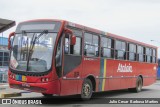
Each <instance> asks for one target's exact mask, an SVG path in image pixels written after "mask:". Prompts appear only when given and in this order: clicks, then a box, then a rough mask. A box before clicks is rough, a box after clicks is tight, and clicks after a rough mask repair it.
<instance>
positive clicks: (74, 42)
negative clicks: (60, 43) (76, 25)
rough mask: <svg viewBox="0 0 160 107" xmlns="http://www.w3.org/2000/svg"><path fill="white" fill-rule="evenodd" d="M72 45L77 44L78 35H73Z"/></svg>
mask: <svg viewBox="0 0 160 107" xmlns="http://www.w3.org/2000/svg"><path fill="white" fill-rule="evenodd" d="M70 44H71V45H75V44H76V36H75V35H72V36H71V43H70Z"/></svg>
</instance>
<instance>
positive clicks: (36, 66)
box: [10, 25, 58, 72]
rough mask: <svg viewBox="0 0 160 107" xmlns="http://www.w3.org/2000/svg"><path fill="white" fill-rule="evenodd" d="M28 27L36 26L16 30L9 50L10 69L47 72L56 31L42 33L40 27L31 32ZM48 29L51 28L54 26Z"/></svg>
mask: <svg viewBox="0 0 160 107" xmlns="http://www.w3.org/2000/svg"><path fill="white" fill-rule="evenodd" d="M29 26H33V27H36V25H27V26H26V25H25V26H21V27H20V28H19V29H20V30H19V29H18V30H17V31H18V33H16V35H15V37H14V39H13V44H12V49H11V57H10V67H11V68H12V69H14V70H17V71H22V72H23V71H26V72H45V71H48V70H50V69H51V65H52V56H53V49H54V45H55V41H56V37H57V34H58V31H54V30H52V32H51V29H49V30H46V29H44V30H43V31H42V29H39V28H40V27H39V28H38V27H37V28H34V30H32V29H31V28H30V27H29ZM45 26H46V25H45ZM50 27H52V28H53V27H55V25H53V26H50ZM29 28H30V29H29ZM43 28H44V27H43ZM46 28H47V27H46ZM22 29H23V30H22ZM53 29H54V28H53ZM21 30H22V31H21ZM28 30H29V31H28ZM31 30H32V31H31ZM20 32H21V33H20Z"/></svg>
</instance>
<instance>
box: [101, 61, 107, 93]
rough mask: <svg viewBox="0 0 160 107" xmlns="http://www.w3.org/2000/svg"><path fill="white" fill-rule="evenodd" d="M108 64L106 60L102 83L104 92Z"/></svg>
mask: <svg viewBox="0 0 160 107" xmlns="http://www.w3.org/2000/svg"><path fill="white" fill-rule="evenodd" d="M106 64H107V61H106V59H104V72H103V82H102V91H104V89H105V81H106V79H105V78H106Z"/></svg>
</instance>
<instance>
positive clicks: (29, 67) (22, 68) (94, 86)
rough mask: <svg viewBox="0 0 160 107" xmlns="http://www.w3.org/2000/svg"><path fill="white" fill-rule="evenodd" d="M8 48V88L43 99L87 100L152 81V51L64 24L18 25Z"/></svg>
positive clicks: (154, 49) (137, 89)
mask: <svg viewBox="0 0 160 107" xmlns="http://www.w3.org/2000/svg"><path fill="white" fill-rule="evenodd" d="M11 37H13V40H12V42H11V41H10V38H11ZM8 48H9V50H10V65H9V71H8V75H9V76H8V77H9V78H8V80H9V85H10V87H11V88H16V89H22V90H29V91H33V92H38V93H42V94H43V95H44V96H52V95H59V96H66V95H73V94H80V96H81V98H82V99H90V98H91V96H92V93H93V92H100V91H109V90H120V89H129V91H134V92H140V91H141V89H142V86H148V85H151V84H153V83H154V82H155V81H156V69H157V60H156V59H157V47H155V46H152V45H149V44H145V43H142V42H138V41H135V40H132V39H128V38H125V37H121V36H118V35H114V34H111V33H106V32H103V31H100V30H96V29H93V28H89V27H86V26H82V25H79V24H75V23H72V22H68V21H65V20H50V19H49V20H45V19H42V20H30V21H26V22H22V23H20V24H18V26H17V28H16V31H15V32H13V33H11V34H10V35H9V45H8Z"/></svg>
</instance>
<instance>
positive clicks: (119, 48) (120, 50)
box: [115, 40, 126, 60]
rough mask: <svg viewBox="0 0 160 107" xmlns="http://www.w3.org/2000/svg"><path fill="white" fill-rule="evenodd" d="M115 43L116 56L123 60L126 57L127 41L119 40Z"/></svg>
mask: <svg viewBox="0 0 160 107" xmlns="http://www.w3.org/2000/svg"><path fill="white" fill-rule="evenodd" d="M115 44H116V45H115V58H116V59H121V60H124V59H126V43H125V42H122V41H119V40H117V41H116V42H115Z"/></svg>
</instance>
